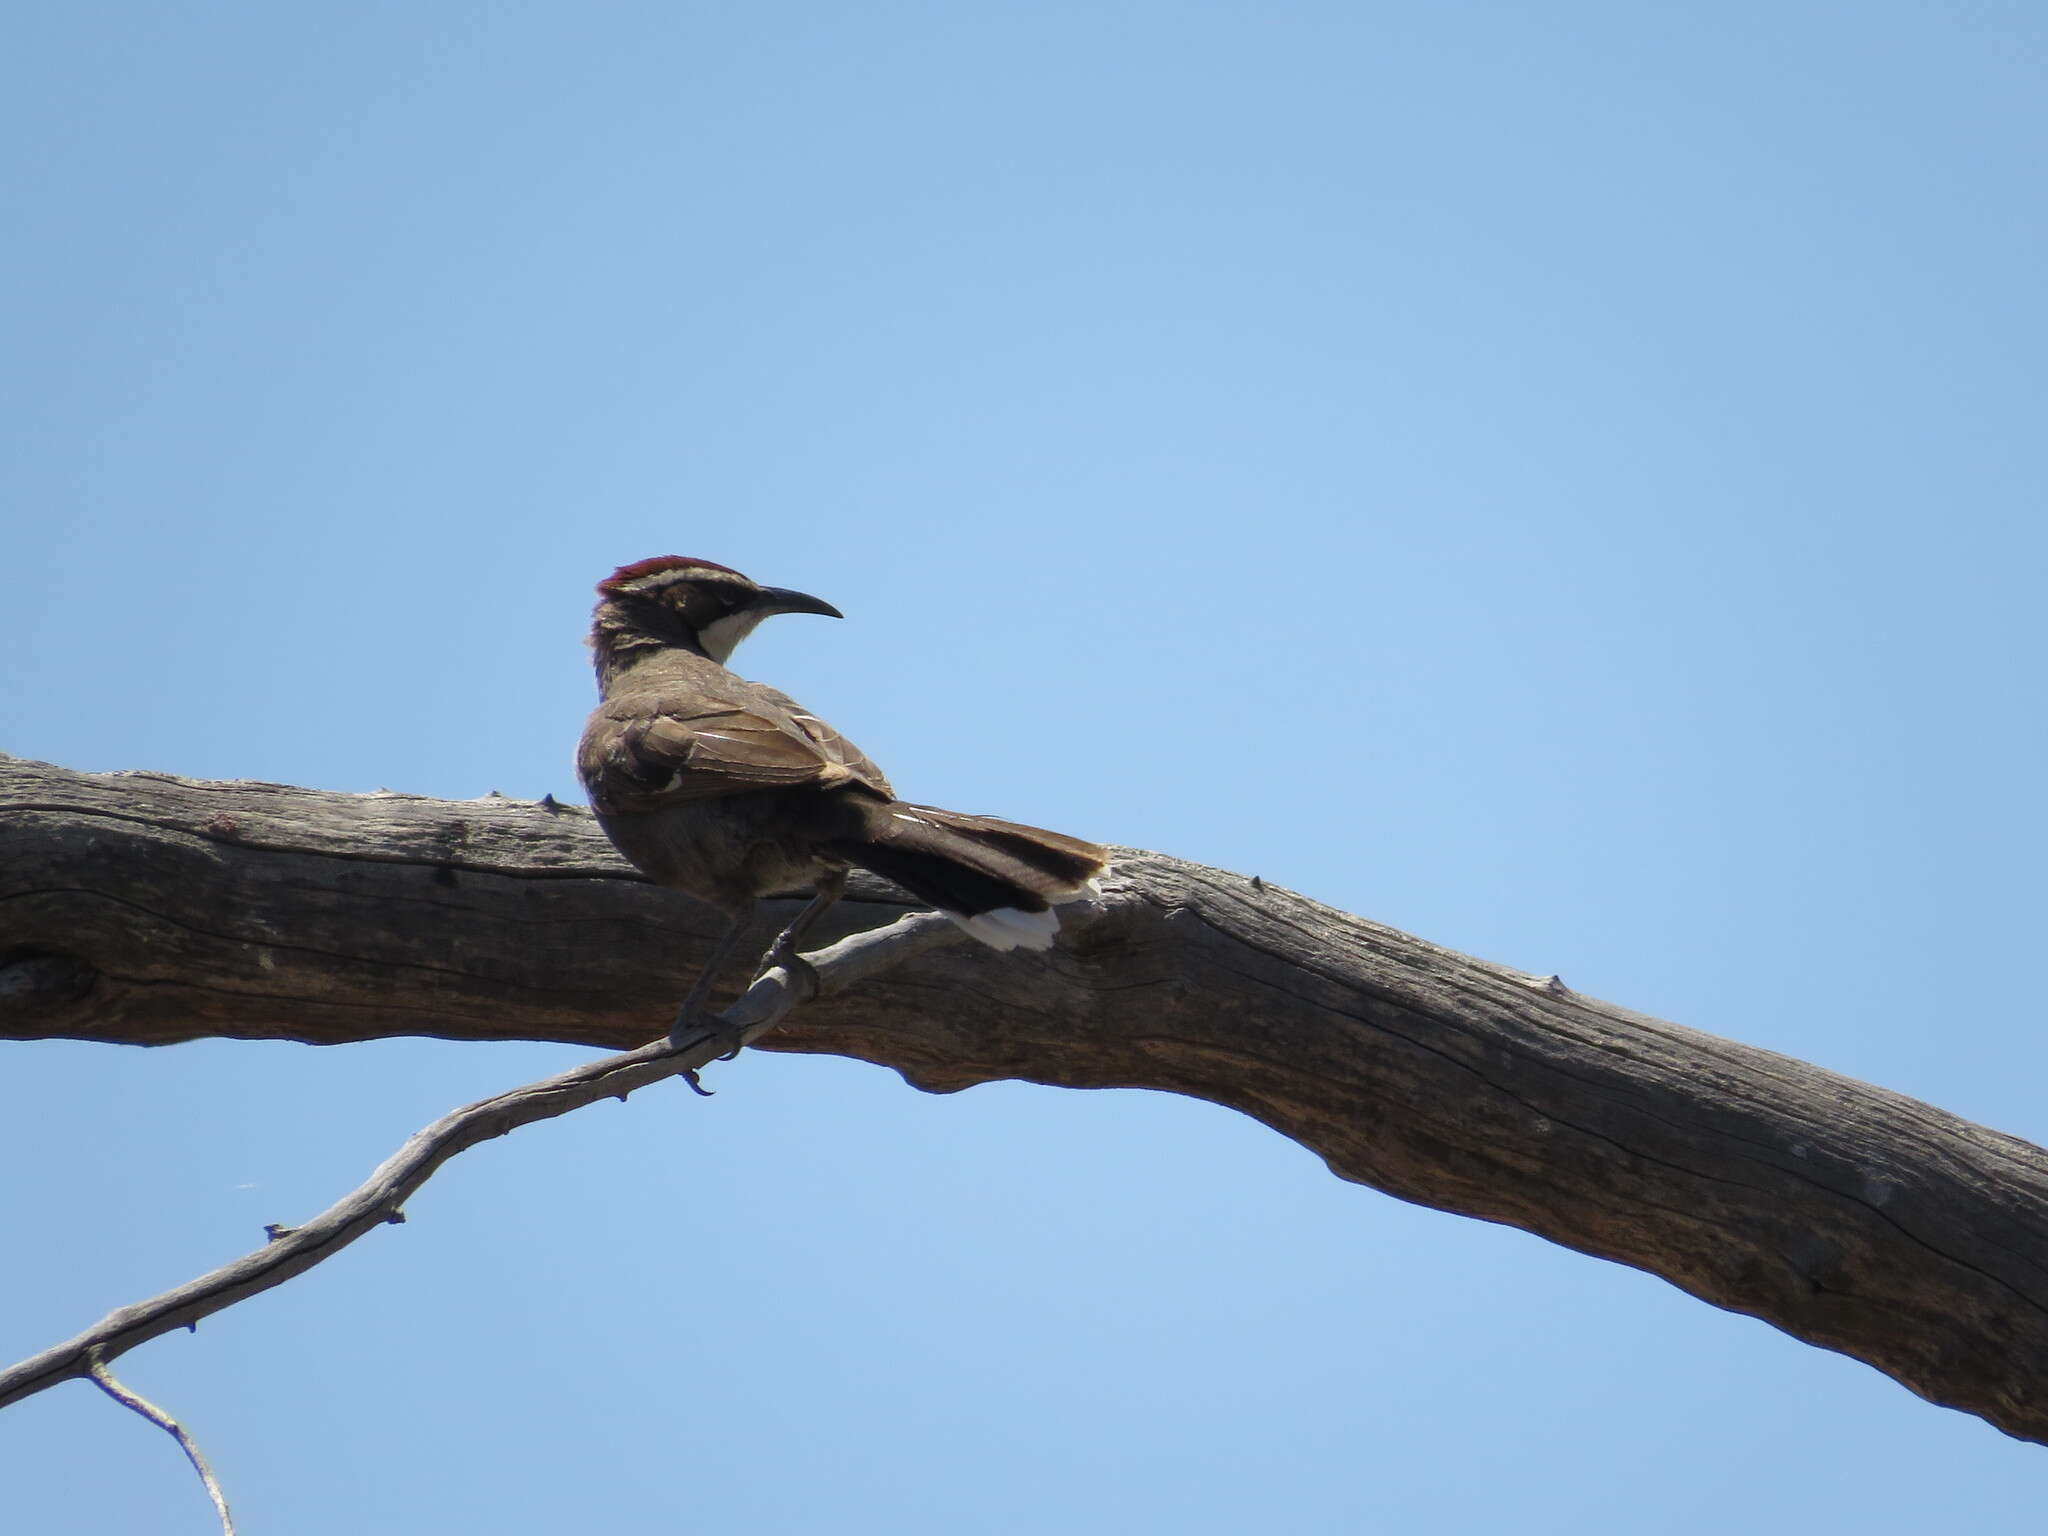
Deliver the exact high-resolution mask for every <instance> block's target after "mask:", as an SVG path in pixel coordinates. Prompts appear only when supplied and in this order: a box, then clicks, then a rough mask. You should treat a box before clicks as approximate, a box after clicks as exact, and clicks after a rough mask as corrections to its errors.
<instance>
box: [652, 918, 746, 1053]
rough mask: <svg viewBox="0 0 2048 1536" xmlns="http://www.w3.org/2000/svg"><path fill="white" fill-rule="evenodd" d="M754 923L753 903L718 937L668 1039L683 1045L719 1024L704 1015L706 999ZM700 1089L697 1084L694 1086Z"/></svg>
mask: <svg viewBox="0 0 2048 1536" xmlns="http://www.w3.org/2000/svg"><path fill="white" fill-rule="evenodd" d="M753 921H754V904H753V903H752V902H751V901H749V902H747V903H745V904H744V905H742V906H741V907H740V909H739V911H738V912H737V913H735V914H734V915H733V920H732V924H731V926H730V927H728V928H727V929H726V930H725V932H724V933H722V934H720V935H719V936H718V942H717V943H716V944H714V945H712V946H711V957H710V958H709V959H708V960H706V961H705V962H704V969H703V970H702V971H700V972H698V974H697V980H696V982H695V984H694V985H692V986H691V988H690V990H689V993H688V994H687V995H686V996H685V997H684V998H683V1001H682V1006H680V1007H679V1008H677V1009H676V1021H675V1023H674V1024H673V1025H671V1026H670V1028H669V1032H668V1037H669V1039H670V1040H673V1041H680V1040H681V1039H682V1038H683V1036H684V1035H685V1034H686V1033H688V1032H689V1031H690V1030H693V1029H705V1028H708V1027H710V1026H711V1025H713V1024H716V1023H717V1022H718V1019H717V1015H715V1014H709V1013H706V1012H705V1011H704V999H705V998H707V997H709V996H710V995H711V989H712V987H713V986H715V985H716V984H717V982H718V973H719V972H720V971H722V970H724V969H725V966H726V962H727V961H729V960H731V959H732V952H733V951H734V950H735V949H737V948H739V942H740V938H741V936H742V935H744V934H745V933H746V931H747V929H748V927H749V926H751V925H752V923H753ZM690 1086H691V1087H693V1088H694V1087H696V1086H697V1085H696V1084H695V1083H692V1084H691V1085H690Z"/></svg>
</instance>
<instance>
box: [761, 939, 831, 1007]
mask: <svg viewBox="0 0 2048 1536" xmlns="http://www.w3.org/2000/svg"><path fill="white" fill-rule="evenodd" d="M777 966H780V967H781V968H782V969H783V970H785V971H787V972H789V979H790V980H791V981H793V982H795V983H796V984H797V985H798V986H799V987H801V988H803V992H804V996H805V997H806V998H807V999H808V998H813V997H816V996H817V995H818V993H819V992H820V991H822V990H823V989H824V982H823V981H822V980H821V979H820V978H819V976H818V968H817V967H816V966H814V965H812V964H811V962H810V961H808V960H806V959H805V958H804V957H803V956H802V955H800V954H798V953H797V952H796V945H795V944H793V943H792V944H785V943H783V942H782V941H781V940H777V941H776V943H775V947H774V948H772V949H770V950H769V951H768V953H767V955H766V957H765V958H763V960H762V961H761V972H762V974H763V975H766V974H767V973H768V972H769V971H772V970H774V969H775V968H776V967H777Z"/></svg>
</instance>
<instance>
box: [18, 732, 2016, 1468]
mask: <svg viewBox="0 0 2048 1536" xmlns="http://www.w3.org/2000/svg"><path fill="white" fill-rule="evenodd" d="M1104 890H1105V896H1104V900H1103V902H1102V903H1101V904H1100V907H1099V908H1098V910H1096V911H1095V912H1094V913H1093V914H1092V916H1089V917H1087V919H1086V920H1085V921H1075V920H1074V918H1070V919H1069V922H1068V929H1069V933H1068V935H1067V936H1066V937H1065V938H1063V941H1062V944H1061V947H1060V948H1059V949H1057V950H1056V951H1054V952H1053V953H1052V954H1050V955H1049V956H1043V957H1041V956H1032V955H1017V954H1012V955H998V954H996V953H994V952H992V951H987V950H983V949H981V948H980V947H978V946H975V945H969V944H962V945H951V946H947V947H943V948H937V949H931V950H928V951H926V952H924V953H922V954H919V955H918V956H916V957H915V958H913V959H911V960H909V961H908V962H907V963H905V964H903V965H901V966H900V967H898V968H896V969H894V970H892V971H890V972H888V973H887V974H885V975H883V976H880V977H878V978H876V979H875V980H874V981H873V982H872V983H871V984H869V985H867V986H865V987H863V988H862V989H860V990H858V991H854V992H850V993H845V994H842V995H839V996H836V997H832V998H827V999H822V1000H820V1001H818V1002H816V1003H814V1004H812V1005H810V1006H809V1007H807V1008H805V1009H804V1010H802V1011H800V1012H799V1013H797V1014H795V1015H793V1016H792V1017H791V1018H790V1019H789V1020H788V1021H787V1022H785V1023H784V1025H783V1026H782V1027H781V1028H780V1029H779V1030H778V1031H777V1032H776V1033H774V1034H772V1035H769V1036H767V1037H765V1038H764V1039H763V1040H762V1041H761V1042H760V1043H761V1045H762V1046H763V1047H766V1048H769V1049H776V1050H791V1051H824V1052H833V1053H836V1054H841V1055H848V1056H854V1057H858V1058H861V1059H863V1060H866V1061H872V1062H877V1063H880V1064H882V1065H885V1066H889V1067H893V1068H895V1069H897V1070H898V1071H900V1072H901V1073H902V1074H903V1075H904V1076H905V1077H906V1078H907V1079H908V1080H909V1081H910V1082H911V1083H913V1084H915V1085H916V1086H918V1087H921V1088H925V1089H929V1090H932V1091H935V1092H945V1091H951V1090H955V1089H959V1088H965V1087H968V1086H970V1085H972V1084H975V1083H979V1082H986V1081H989V1080H992V1079H997V1078H1022V1079H1026V1080H1028V1081H1032V1082H1040V1083H1050V1084H1057V1085H1061V1086H1067V1087H1091V1088H1102V1087H1144V1088H1160V1089H1167V1090H1170V1091H1173V1092H1176V1093H1184V1094H1189V1095H1192V1096H1194V1097H1197V1098H1203V1099H1209V1100H1212V1101H1214V1102H1216V1103H1219V1104H1224V1105H1228V1106H1230V1107H1231V1108H1234V1109H1238V1110H1242V1111H1243V1112H1244V1113H1246V1114H1249V1115H1252V1116H1254V1117H1255V1118H1257V1119H1259V1120H1261V1121H1263V1122H1264V1123H1265V1124H1267V1125H1270V1126H1272V1127H1273V1128H1274V1129H1276V1130H1278V1131H1280V1132H1281V1133H1282V1134H1283V1135H1286V1136H1289V1137H1292V1138H1293V1139H1294V1140H1296V1141H1298V1142H1300V1143H1302V1144H1303V1145H1304V1146H1306V1147H1309V1148H1311V1149H1313V1150H1314V1151H1315V1152H1316V1153H1318V1154H1319V1155H1320V1156H1322V1157H1323V1158H1324V1159H1325V1160H1326V1161H1327V1162H1328V1163H1329V1166H1330V1168H1331V1170H1332V1171H1333V1172H1335V1173H1336V1174H1337V1175H1338V1176H1339V1177H1341V1178H1346V1179H1352V1180H1355V1181H1357V1182H1359V1183H1364V1184H1370V1185H1372V1186H1374V1187H1376V1188H1378V1189H1382V1190H1385V1191H1387V1192H1388V1193H1390V1194H1394V1195H1398V1196H1400V1197H1402V1198H1403V1199H1407V1200H1413V1201H1417V1202H1419V1203H1421V1204H1424V1205H1430V1206H1435V1207H1438V1208H1440V1209H1443V1210H1449V1211H1456V1212H1460V1213H1462V1214H1465V1215H1470V1216H1478V1217H1481V1218H1484V1219H1486V1220H1490V1221H1499V1222H1505V1223H1508V1224H1510V1225H1513V1226H1517V1227H1522V1228H1525V1229H1526V1230H1528V1231H1531V1232H1534V1233H1537V1234H1539V1235H1541V1236H1543V1237H1547V1238H1550V1239H1551V1240H1552V1241H1555V1242H1559V1243H1563V1244H1566V1245H1567V1246H1569V1247H1572V1248H1576V1249H1579V1250H1581V1251H1583V1252H1586V1253H1592V1254H1597V1255H1599V1256H1601V1257H1603V1258H1608V1259H1613V1260H1616V1261H1618V1262H1620V1263H1624V1264H1631V1265H1634V1266H1636V1267H1637V1268H1639V1269H1645V1270H1648V1271H1650V1272H1651V1273H1652V1274H1656V1275H1661V1276H1662V1277H1664V1278H1665V1279H1667V1280H1669V1281H1671V1282H1672V1283H1673V1284H1674V1285H1677V1286H1680V1287H1682V1288H1683V1289H1685V1290H1687V1291H1689V1292H1691V1293H1692V1294H1693V1295H1695V1296H1698V1297H1700V1298H1702V1299H1704V1300H1706V1301H1710V1302H1712V1303H1714V1304H1715V1305H1717V1306H1722V1307H1727V1308H1730V1309H1732V1310H1734V1311H1739V1312H1745V1313H1749V1314H1751V1315H1753V1316H1756V1317H1760V1318H1763V1319H1764V1320H1766V1321H1768V1322H1770V1323H1772V1324H1775V1325H1776V1326H1777V1327H1779V1328H1782V1329H1784V1330H1785V1331H1786V1332H1788V1333H1790V1334H1792V1335H1794V1336H1795V1337H1798V1338H1801V1339H1804V1340H1806V1341H1808V1342H1810V1343H1813V1344H1818V1345H1822V1346H1824V1347H1826V1348H1830V1349H1836V1350H1840V1351H1842V1352H1843V1353H1845V1354H1849V1355H1853V1356H1855V1357H1856V1358H1858V1359H1860V1360H1864V1361H1867V1362H1868V1363H1870V1364H1871V1365H1874V1366H1876V1367H1877V1368H1878V1369H1879V1370H1882V1371H1885V1372H1886V1373H1888V1374H1889V1375H1891V1376H1893V1377H1894V1378H1896V1379H1897V1380H1899V1381H1900V1382H1902V1383H1904V1384H1905V1385H1906V1386H1908V1387H1910V1388H1912V1389H1913V1390H1914V1391H1916V1392H1918V1393H1920V1394H1921V1395H1922V1396H1924V1397H1927V1398H1929V1399H1931V1400H1933V1401H1935V1402H1937V1403H1943V1404H1946V1405H1948V1406H1950V1407H1954V1408H1959V1409H1962V1410H1964V1411H1966V1412H1970V1413H1974V1414H1977V1415H1979V1416H1981V1417H1983V1418H1985V1419H1987V1420H1989V1421H1990V1422H1991V1423H1993V1424H1995V1425H1997V1426H1998V1427H1999V1428H2000V1429H2003V1430H2005V1431H2006V1432H2007V1433H2009V1434H2012V1435H2016V1436H2019V1437H2021V1438H2023V1439H2029V1440H2037V1441H2048V1305H2044V1303H2048V1153H2044V1152H2043V1151H2042V1150H2041V1149H2039V1148H2037V1147H2034V1146H2032V1145H2030V1144H2028V1143H2026V1142H2023V1141H2020V1140H2018V1139H2017V1138H2015V1137H2011V1136H2006V1135H2002V1134H2000V1133H1998V1132H1996V1131H1990V1130H1986V1129H1984V1128H1982V1127H1980V1126H1976V1125H1972V1124H1970V1123H1969V1122H1967V1121H1964V1120H1960V1119H1957V1118H1956V1117H1954V1116H1952V1115H1948V1114H1945V1113H1943V1112H1942V1111H1940V1110H1937V1109H1934V1108H1931V1107H1930V1106H1928V1105H1925V1104H1921V1103H1918V1102H1916V1101H1915V1100H1912V1099H1908V1098H1905V1097H1902V1096H1901V1095H1898V1094H1893V1093H1887V1092H1885V1091H1884V1090H1882V1089H1878V1088H1873V1087H1870V1086H1868V1085H1867V1084H1863V1083H1859V1082H1855V1081H1853V1080H1851V1079H1848V1078H1843V1077H1838V1076H1835V1075H1834V1074H1832V1073H1828V1072H1824V1071H1822V1070H1820V1069H1819V1068H1817V1067H1812V1066H1808V1065H1806V1064H1804V1063H1801V1062H1798V1061H1793V1060H1791V1059H1789V1058H1787V1057H1783V1056H1779V1055H1775V1054H1773V1053H1772V1052H1769V1051H1762V1050H1758V1049H1756V1048H1754V1047H1751V1046H1745V1045H1739V1044H1736V1043H1734V1042H1732V1041H1727V1040H1722V1039H1719V1038H1716V1037H1714V1036H1711V1035H1703V1034H1699V1033H1697V1032H1695V1031H1692V1030H1687V1029H1683V1028H1681V1027H1679V1026H1677V1025H1673V1024H1667V1023H1663V1022H1661V1021H1659V1020H1655V1019H1650V1018H1646V1017H1643V1016H1642V1015H1639V1014H1634V1013H1630V1012H1627V1011H1625V1010H1623V1009H1620V1008H1616V1007H1614V1006H1612V1005H1610V1004H1607V1003H1602V1002H1598V1001H1596V1000H1594V999H1591V998H1587V997H1582V996H1579V995H1577V994H1575V993H1572V992H1570V991H1568V990H1566V989H1565V988H1564V987H1562V986H1561V985H1559V984H1558V983H1557V982H1556V981H1555V980H1554V979H1546V978H1541V977H1532V976H1527V975H1523V974H1521V973H1519V972H1516V971H1511V970H1508V969H1506V968H1504V967H1501V966H1497V965H1491V964H1488V963H1486V962H1484V961H1479V960H1473V959H1469V958H1467V957H1465V956H1462V955H1458V954H1454V953H1451V952H1450V951H1447V950H1442V949H1438V948H1436V947H1435V946H1433V945H1430V944H1426V943H1423V942H1422V941H1420V940H1417V939H1413V938H1410V937H1408V936H1406V935H1404V934H1400V933H1396V932H1394V931H1393V930H1391V929H1387V928H1382V927H1380V926H1378V925H1377V924H1374V923H1369V922H1366V921H1364V920H1362V919H1359V918H1356V917H1351V916H1349V915H1347V914H1345V913H1342V912H1337V911H1334V910H1332V909H1330V908H1328V907H1323V906H1319V905H1317V904H1316V903H1314V902H1312V901H1309V900H1307V899H1306V898H1304V897H1301V896H1298V895H1295V894H1293V893H1292V892H1289V891H1284V890H1281V889H1279V888H1277V887H1274V886H1262V885H1260V884H1258V883H1257V882H1255V881H1253V880H1250V879H1247V878H1245V877H1243V876H1239V875H1233V874H1227V873H1224V872H1222V871H1218V870H1212V869H1204V868H1202V867H1200V866H1197V865H1193V864H1187V863H1184V862H1182V861H1180V860H1176V859H1171V858H1167V857H1164V856H1162V855H1159V854H1151V853H1141V852H1136V851H1128V850H1127V851H1122V852H1120V853H1119V855H1118V857H1117V859H1116V863H1115V867H1114V869H1113V871H1112V874H1111V875H1110V877H1109V878H1108V879H1107V880H1106V881H1105V882H1104ZM907 905H908V903H906V902H905V901H904V900H902V899H901V898H900V897H898V896H896V895H895V894H893V893H892V892H891V891H890V890H889V889H888V888H887V887H885V886H882V885H880V884H878V883H875V882H865V883H858V882H857V883H856V885H855V887H854V889H853V892H852V894H851V899H850V900H848V901H847V902H845V903H844V904H843V905H842V907H841V908H840V909H839V912H838V914H837V917H838V923H839V925H838V927H837V928H836V929H834V930H832V934H837V933H843V932H846V931H848V930H849V929H852V928H860V927H868V926H872V925H874V924H876V923H879V922H882V921H886V920H888V919H890V918H893V917H895V916H896V915H898V914H899V913H900V912H901V911H903V910H904V909H905V907H906V906H907ZM774 915H775V917H777V918H780V917H781V916H783V915H785V913H783V912H778V913H776V914H774ZM1080 915H1081V914H1076V917H1078V916H1080ZM718 927H719V919H718V918H717V916H716V915H715V914H712V913H709V912H706V911H702V910H700V909H697V908H694V907H692V905H691V904H690V903H688V902H687V901H685V900H684V899H682V898H680V897H678V896H675V895H674V894H672V893H670V892H667V891H663V890H658V889H655V888H653V887H650V886H648V885H647V884H645V883H644V882H642V881H641V880H639V879H638V878H637V877H636V876H635V875H634V874H633V872H632V871H631V870H630V869H628V868H627V867H626V866H624V865H623V864H622V863H621V862H620V861H619V860H618V859H617V858H616V857H615V856H614V855H613V854H612V853H611V851H610V849H609V847H608V846H607V844H606V843H605V841H604V838H603V836H602V835H601V834H600V833H599V832H598V831H597V829H596V827H595V825H594V824H593V823H592V821H591V819H590V817H589V815H588V813H587V812H584V811H581V810H578V809H572V808H566V807H558V806H549V805H545V804H541V805H536V804H533V803H530V802H525V801H515V800H507V799H502V798H495V797H494V798H489V799H485V800H481V801H465V802H449V801H439V800H428V799H420V798H415V797H411V796H403V795H388V794H379V795H343V794H330V793H324V792H320V791H314V790H305V789H293V788H286V787H282V786H277V785H266V784H245V783H200V782H194V781H189V780H182V779H175V778H170V777H167V776H164V775H158V774H112V775H92V774H80V773H72V772H69V771H66V770H63V769H58V768H51V767H47V766H44V765H40V764H33V763H25V762H19V761H14V760H0V1037H8V1038H15V1039H37V1038H50V1037H67V1038H76V1039H87V1040H106V1041H118V1042H126V1043H135V1044H164V1043H168V1042H171V1041H177V1040H187V1039H192V1038H195V1037H199V1036H231V1037H237V1038H274V1039H291V1040H303V1041H312V1042H319V1043H338V1042H342V1041H350V1040H365V1039H373V1038H379V1037H384V1036H391V1035H436V1036H443V1037H448V1038H456V1039H476V1040H485V1039H537V1040H563V1041H573V1042H577V1043H581V1044H587V1045H591V1046H599V1047H605V1048H608V1049H621V1048H627V1047H631V1046H634V1045H638V1044H640V1043H642V1042H644V1041H646V1040H648V1039H650V1038H652V1037H653V1036H655V1035H657V1034H659V1033H660V1031H661V1029H662V1028H663V1027H664V1026H665V1023H666V1020H667V1016H668V1013H669V1011H670V1010H671V1009H672V1007H673V1004H674V1001H675V998H676V997H677V996H678V995H679V993H680V991H681V989H682V986H683V984H684V983H685V981H686V980H687V978H688V976H689V975H690V973H691V971H692V968H693V967H694V965H695V964H696V963H697V960H698V959H699V957H701V956H702V954H703V953H704V951H705V949H706V947H707V945H708V944H709V942H710V941H711V939H712V938H713V937H715V935H716V932H717V929H718ZM767 931H768V930H767V928H766V926H765V924H764V929H763V938H764V940H765V938H766V935H767ZM827 936H828V937H829V936H832V935H827Z"/></svg>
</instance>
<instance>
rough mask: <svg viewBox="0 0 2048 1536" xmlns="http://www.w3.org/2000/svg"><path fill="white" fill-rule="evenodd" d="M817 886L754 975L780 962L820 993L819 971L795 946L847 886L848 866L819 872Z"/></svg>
mask: <svg viewBox="0 0 2048 1536" xmlns="http://www.w3.org/2000/svg"><path fill="white" fill-rule="evenodd" d="M815 889H816V892H817V894H816V895H814V896H812V897H811V899H810V900H809V901H808V902H806V903H805V904H804V909H803V910H802V911H801V912H799V913H797V915H796V916H795V917H793V918H791V919H790V922H789V926H788V927H787V928H785V929H783V930H782V932H780V933H778V934H777V935H775V942H774V943H773V944H770V945H769V946H768V953H766V954H765V955H763V956H762V957H761V964H760V965H759V966H758V967H757V968H756V969H755V971H754V975H755V976H756V977H760V976H762V975H765V974H766V973H767V972H769V971H771V970H773V969H774V968H775V967H776V966H778V965H779V966H781V967H782V968H783V969H784V970H786V971H788V972H789V973H790V975H792V976H800V977H802V978H803V980H804V982H805V984H806V985H807V986H808V988H809V989H810V994H811V996H813V997H816V996H817V995H818V973H817V972H816V971H814V970H812V969H811V962H810V961H808V960H806V959H805V958H804V957H803V956H802V955H800V954H798V953H797V951H796V947H797V945H799V944H800V943H802V942H803V937H804V935H805V934H807V933H809V932H810V931H811V929H812V928H813V927H814V926H815V925H816V923H817V921H818V919H819V918H821V917H823V916H824V915H825V913H826V912H827V911H828V910H830V908H831V906H832V903H833V902H835V901H837V900H838V899H839V897H840V893H841V892H843V891H844V890H845V889H846V867H845V866H844V865H840V866H839V867H838V868H836V869H827V870H826V871H824V872H823V873H822V874H820V875H819V876H818V878H817V881H816V885H815ZM739 1053H740V1047H738V1046H734V1047H733V1048H732V1049H731V1050H729V1051H727V1052H726V1053H725V1054H724V1055H723V1056H721V1057H719V1060H720V1061H731V1060H732V1059H733V1057H735V1056H737V1055H739Z"/></svg>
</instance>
